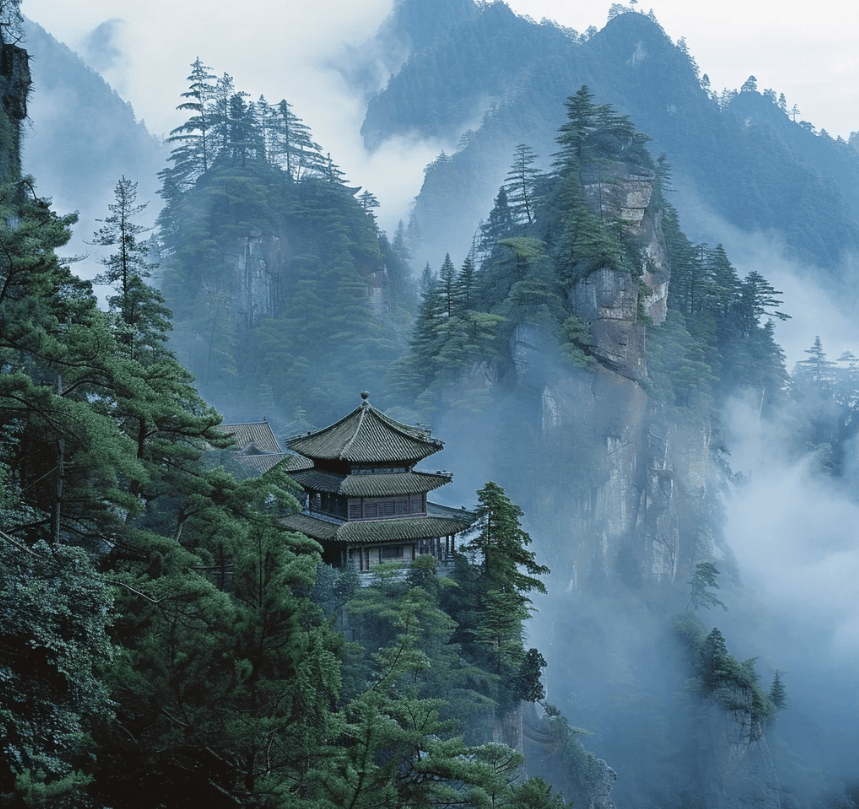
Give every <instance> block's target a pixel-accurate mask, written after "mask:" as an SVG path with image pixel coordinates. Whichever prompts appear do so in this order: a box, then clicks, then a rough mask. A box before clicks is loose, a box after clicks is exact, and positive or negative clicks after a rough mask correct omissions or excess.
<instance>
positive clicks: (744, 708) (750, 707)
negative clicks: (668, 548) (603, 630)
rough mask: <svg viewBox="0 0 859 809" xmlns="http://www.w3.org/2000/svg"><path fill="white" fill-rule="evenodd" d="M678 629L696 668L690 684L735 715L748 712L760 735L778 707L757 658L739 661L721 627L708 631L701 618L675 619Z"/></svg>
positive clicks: (753, 733) (753, 728) (755, 733)
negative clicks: (761, 683) (761, 681)
mask: <svg viewBox="0 0 859 809" xmlns="http://www.w3.org/2000/svg"><path fill="white" fill-rule="evenodd" d="M699 567H700V566H699ZM675 631H676V633H677V635H678V637H679V638H680V639H681V641H682V642H683V645H684V647H685V650H686V652H687V654H688V660H689V662H690V663H691V664H692V666H693V668H694V671H695V678H694V680H692V681H690V687H691V688H692V689H693V690H694V691H695V692H697V693H698V694H699V695H700V696H701V697H702V698H704V699H712V700H713V701H714V702H716V703H717V704H718V705H721V706H722V707H723V708H725V709H726V710H728V711H731V712H733V713H734V714H746V715H748V717H749V720H750V722H751V727H750V730H749V733H750V738H751V739H755V738H757V736H758V735H759V734H760V733H761V725H762V724H765V723H767V722H770V721H772V720H773V719H774V718H775V716H776V713H777V709H778V706H777V705H776V704H775V703H774V702H773V701H772V699H771V698H770V697H769V696H768V695H767V694H766V692H764V691H763V690H762V689H761V688H760V686H759V685H758V680H759V677H758V675H757V672H756V671H755V659H754V658H753V659H751V660H746V661H744V662H742V663H741V662H739V661H738V660H737V659H736V658H735V657H733V656H732V655H731V654H729V652H728V647H727V644H726V642H725V638H724V636H723V635H722V633H721V632H720V631H719V629H718V628H716V627H714V628H713V629H712V630H711V631H710V632H709V633H705V631H704V627H703V626H702V625H701V623H700V621H698V620H697V618H695V617H694V616H692V615H689V614H688V613H687V614H686V615H685V616H680V617H679V618H678V619H677V620H676V622H675Z"/></svg>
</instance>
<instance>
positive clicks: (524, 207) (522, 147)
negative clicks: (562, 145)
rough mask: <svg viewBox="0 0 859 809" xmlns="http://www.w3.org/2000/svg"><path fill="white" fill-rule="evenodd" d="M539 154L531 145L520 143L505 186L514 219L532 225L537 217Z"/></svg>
mask: <svg viewBox="0 0 859 809" xmlns="http://www.w3.org/2000/svg"><path fill="white" fill-rule="evenodd" d="M536 159H537V155H535V154H534V150H533V149H531V147H530V146H528V145H526V144H524V143H520V144H519V145H518V146H517V147H516V152H515V154H514V159H513V165H512V166H511V168H510V171H509V172H507V180H506V182H505V183H504V188H505V190H506V191H507V201H508V205H509V207H510V212H511V215H512V217H513V219H514V221H517V222H519V223H521V224H524V225H532V224H533V223H534V217H535V199H534V197H535V186H536V184H537V182H538V177H539V174H540V172H539V171H538V170H537V169H535V168H534V161H535V160H536Z"/></svg>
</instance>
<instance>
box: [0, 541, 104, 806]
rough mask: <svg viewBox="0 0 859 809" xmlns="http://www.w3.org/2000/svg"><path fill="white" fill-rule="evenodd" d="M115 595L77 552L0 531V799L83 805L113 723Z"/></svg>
mask: <svg viewBox="0 0 859 809" xmlns="http://www.w3.org/2000/svg"><path fill="white" fill-rule="evenodd" d="M112 607H113V599H112V597H111V594H110V592H109V588H108V587H107V585H106V584H105V582H104V581H103V580H102V579H101V578H100V577H99V576H98V574H97V573H96V571H95V568H94V567H93V565H92V563H91V561H90V559H89V558H88V555H87V554H86V553H85V552H83V551H82V550H81V549H79V548H66V547H57V548H53V549H52V548H51V547H49V546H48V545H47V544H46V543H44V542H38V543H36V544H35V545H33V546H32V547H28V546H27V545H25V544H23V543H22V542H20V541H18V540H15V539H14V538H12V537H11V536H9V535H8V534H5V533H3V532H0V651H2V661H3V662H2V666H0V706H2V708H0V734H2V737H3V739H4V743H3V748H2V752H0V760H2V762H3V766H2V771H3V775H2V776H0V797H2V799H3V802H4V803H7V802H11V801H12V800H13V797H12V796H13V793H15V794H17V795H18V796H19V797H20V798H21V800H22V801H23V804H22V805H24V806H44V805H47V802H48V801H50V805H52V806H62V807H73V806H80V805H81V802H82V800H83V795H84V791H85V788H86V786H87V784H88V783H89V782H90V780H91V779H92V759H91V752H92V749H93V745H92V741H91V739H90V738H89V733H90V731H91V730H92V728H93V726H94V725H95V724H97V723H98V722H100V721H110V720H111V719H112V717H113V708H114V705H113V703H112V702H111V699H110V694H109V692H108V689H107V688H106V686H105V683H104V675H105V673H106V671H107V670H108V668H109V666H110V663H111V660H112V659H113V657H114V654H115V647H114V644H113V643H112V642H111V640H110V637H109V626H110V622H111V612H112Z"/></svg>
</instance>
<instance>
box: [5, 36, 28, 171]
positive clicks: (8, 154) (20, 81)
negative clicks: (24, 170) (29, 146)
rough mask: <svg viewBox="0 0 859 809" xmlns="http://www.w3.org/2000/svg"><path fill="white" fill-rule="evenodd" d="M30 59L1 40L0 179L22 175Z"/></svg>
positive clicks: (24, 53)
mask: <svg viewBox="0 0 859 809" xmlns="http://www.w3.org/2000/svg"><path fill="white" fill-rule="evenodd" d="M30 83H31V82H30V58H29V56H28V55H27V51H25V50H24V49H23V48H19V47H17V46H16V45H9V44H6V43H0V105H2V112H3V115H2V116H1V117H0V181H3V182H9V181H10V180H15V179H17V178H18V177H19V176H20V174H21V124H22V123H23V121H24V120H25V119H26V117H27V95H28V93H29V92H30Z"/></svg>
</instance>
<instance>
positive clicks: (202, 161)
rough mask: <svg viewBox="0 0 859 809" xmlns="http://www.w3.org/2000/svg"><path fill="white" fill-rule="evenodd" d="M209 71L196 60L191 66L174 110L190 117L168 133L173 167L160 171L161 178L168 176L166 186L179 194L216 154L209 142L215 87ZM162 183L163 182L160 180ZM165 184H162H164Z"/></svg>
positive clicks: (211, 140)
mask: <svg viewBox="0 0 859 809" xmlns="http://www.w3.org/2000/svg"><path fill="white" fill-rule="evenodd" d="M210 71H211V68H210V67H208V66H207V65H204V64H203V63H202V62H201V61H200V59H199V57H198V58H197V59H196V60H195V61H194V63H193V64H192V65H191V75H189V76H188V82H189V85H188V90H187V91H186V92H184V93H182V98H185V99H187V101H183V102H182V103H181V104H179V106H178V107H177V108H176V109H178V110H183V111H187V112H190V113H191V117H190V118H189V119H188V120H187V121H185V123H184V124H182V125H181V126H178V127H176V129H174V130H172V131H171V132H170V136H169V137H168V138H167V142H168V143H176V144H178V145H177V146H176V147H175V148H174V149H173V151H172V152H171V154H170V161H171V162H172V163H173V167H172V168H170V169H164V171H162V173H161V174H162V175H165V173H169V175H170V184H173V185H175V186H176V187H177V188H178V189H180V190H185V189H186V188H188V187H190V186H191V185H193V183H194V182H195V181H196V179H197V178H198V177H199V176H200V175H201V174H203V173H205V172H206V171H208V170H209V167H210V166H211V165H212V163H213V161H214V159H215V157H216V153H215V151H214V142H213V132H212V129H213V126H214V120H213V117H212V111H211V103H212V99H213V98H214V92H215V87H214V85H213V84H212V81H213V79H214V78H215V75H214V74H213V73H211V72H210ZM162 179H165V177H164V176H162ZM165 181H166V180H165Z"/></svg>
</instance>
